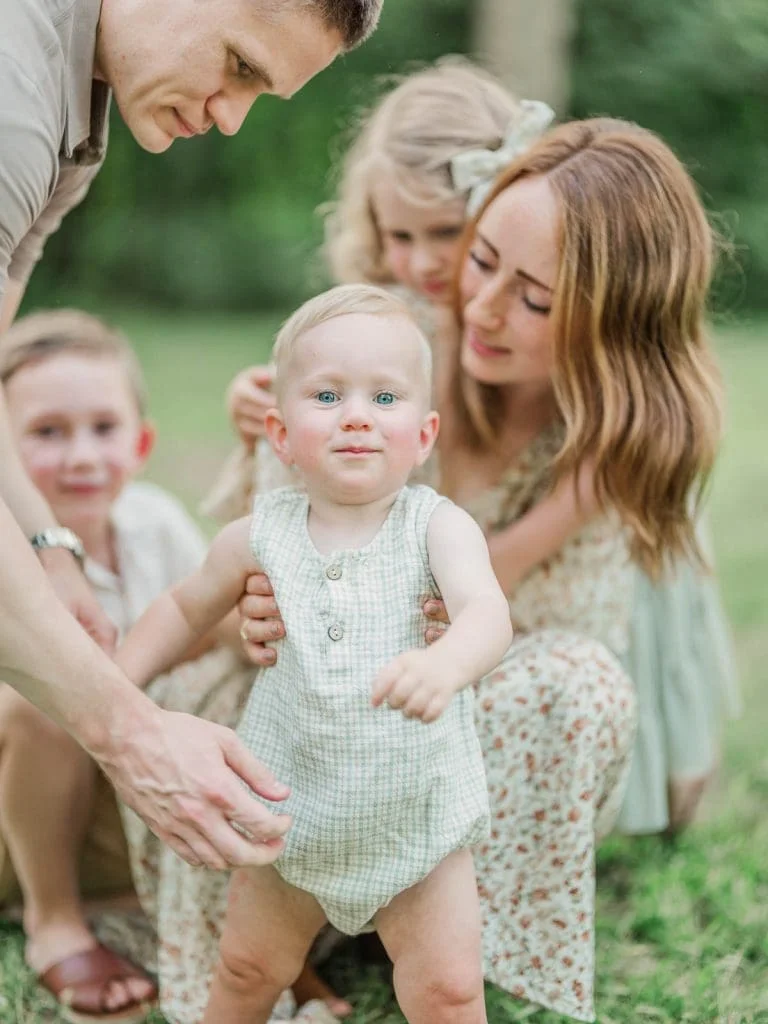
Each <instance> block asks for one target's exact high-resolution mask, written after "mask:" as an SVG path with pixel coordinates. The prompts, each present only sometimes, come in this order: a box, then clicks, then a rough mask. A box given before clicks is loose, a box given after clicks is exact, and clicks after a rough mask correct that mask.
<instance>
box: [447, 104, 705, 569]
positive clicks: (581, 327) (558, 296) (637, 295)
mask: <svg viewBox="0 0 768 1024" xmlns="http://www.w3.org/2000/svg"><path fill="white" fill-rule="evenodd" d="M534 175H543V176H545V177H546V180H547V182H548V184H549V186H550V188H551V189H552V191H553V192H554V194H555V196H556V197H557V199H558V201H559V206H560V211H561V224H560V260H559V271H558V275H557V281H556V286H555V293H554V300H553V308H552V315H553V317H554V329H555V348H554V362H555V370H554V375H553V385H554V391H555V397H556V400H557V403H558V407H559V410H560V415H561V416H562V420H563V423H564V428H565V437H564V441H563V445H562V448H561V449H560V452H559V454H558V456H557V459H556V460H555V464H554V467H553V468H554V476H555V478H556V479H559V478H562V476H563V475H564V474H566V473H574V474H576V475H577V476H578V472H579V470H580V469H581V467H583V466H585V465H586V464H587V463H588V464H589V465H590V467H591V469H592V472H593V474H594V485H595V494H596V497H597V500H598V503H599V505H600V506H601V507H602V508H603V509H606V508H609V507H613V508H615V509H616V510H617V511H618V513H619V514H620V516H621V518H622V520H623V522H624V523H625V524H626V525H627V526H628V527H629V528H630V530H631V542H630V543H631V551H632V555H633V557H634V559H635V561H636V562H638V563H639V564H640V565H641V566H642V567H643V568H644V569H645V570H646V571H648V572H649V573H650V574H651V575H652V576H654V577H657V576H658V575H659V574H660V572H661V571H662V569H663V566H664V563H665V561H666V559H667V558H668V557H670V556H675V555H684V556H687V557H691V558H693V559H694V560H695V561H697V562H698V563H699V564H703V561H704V560H703V555H702V553H701V551H700V549H699V547H698V545H697V542H696V536H695V531H694V520H695V515H696V511H697V508H698V505H699V503H700V501H701V498H702V494H703V491H704V488H705V484H706V481H707V478H708V475H709V473H710V470H711V469H712V466H713V463H714V460H715V457H716V454H717V450H718V445H719V441H720V436H721V429H722V401H723V398H722V384H721V378H720V373H719V370H718V367H717V364H716V361H715V358H714V355H713V352H712V349H711V346H710V343H709V339H708V336H707V332H706V329H705V326H704V314H705V308H706V301H707V294H708V290H709V286H710V283H711V277H712V272H713V265H714V256H715V251H716V248H717V245H718V240H717V238H716V235H715V233H714V231H713V230H712V228H711V227H710V225H709V223H708V220H707V216H706V214H705V212H704V209H703V207H702V204H701V202H700V200H699V197H698V195H697V192H696V189H695V186H694V184H693V182H692V180H691V178H690V176H689V175H688V173H687V172H686V170H685V168H684V167H683V165H682V164H681V163H680V161H679V160H678V159H677V157H676V156H675V155H674V154H673V153H672V151H671V150H670V149H669V147H668V146H667V145H666V144H665V143H664V142H662V141H661V139H659V138H658V137H657V136H656V135H654V134H653V133H652V132H650V131H646V130H645V129H643V128H640V127H639V126H637V125H634V124H630V123H628V122H623V121H617V120H614V119H608V118H593V119H590V120H585V121H574V122H571V123H570V124H564V125H561V126H559V127H557V128H554V129H552V130H551V131H550V132H548V133H547V134H546V135H545V136H544V137H543V138H542V139H541V140H540V141H539V142H537V143H536V144H535V145H534V146H533V147H532V148H531V149H530V150H529V151H528V152H527V153H525V154H524V155H523V156H521V157H520V158H519V159H517V160H515V161H514V163H512V164H511V165H510V166H509V168H508V169H507V170H506V171H505V172H504V173H503V174H502V175H501V177H500V178H499V179H498V180H497V182H496V184H495V186H494V188H493V190H492V191H491V193H490V195H489V196H488V198H487V199H486V202H485V203H484V204H483V206H482V208H481V209H480V210H479V211H478V214H477V216H476V217H475V218H473V219H472V221H471V222H470V223H469V224H468V226H467V230H466V234H465V238H464V246H465V248H464V255H465V258H466V253H467V251H468V249H469V247H470V245H471V242H472V237H473V234H474V229H475V226H476V225H477V222H478V221H479V220H480V219H481V218H482V216H483V213H484V211H485V210H486V209H487V208H488V206H489V205H490V204H491V203H492V202H493V201H494V199H495V198H496V197H497V196H498V195H499V194H500V193H502V192H504V191H505V190H506V189H507V188H509V187H510V186H511V185H513V184H514V183H515V182H516V181H520V180H521V179H523V178H530V177H533V176H534ZM462 262H463V261H462ZM457 312H458V315H459V319H461V310H460V302H459V300H458V298H457ZM455 358H456V363H455V366H454V371H453V388H452V391H453V399H454V401H455V403H456V409H457V411H458V417H457V420H458V424H459V429H460V430H461V432H462V434H463V436H464V440H465V443H467V444H468V445H470V446H471V447H475V448H478V449H479V448H484V447H489V446H497V445H498V443H499V441H498V439H499V436H500V430H501V427H502V422H503V415H504V410H503V400H502V392H501V390H500V389H499V388H497V387H493V386H490V385H485V384H481V383H479V382H477V381H474V380H471V379H470V378H468V377H467V375H466V374H464V373H463V371H462V370H461V367H460V354H457V355H456V357H455Z"/></svg>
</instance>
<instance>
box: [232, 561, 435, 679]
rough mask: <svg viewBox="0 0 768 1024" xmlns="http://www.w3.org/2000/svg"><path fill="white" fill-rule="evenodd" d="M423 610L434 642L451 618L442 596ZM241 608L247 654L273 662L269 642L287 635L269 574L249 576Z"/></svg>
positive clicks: (429, 638) (262, 661)
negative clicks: (441, 598)
mask: <svg viewBox="0 0 768 1024" xmlns="http://www.w3.org/2000/svg"><path fill="white" fill-rule="evenodd" d="M423 610H424V614H425V615H426V616H427V618H428V619H429V620H430V624H429V626H428V627H427V630H426V632H425V634H424V637H425V639H426V641H427V643H428V644H432V643H434V642H435V640H439V639H440V637H441V636H442V635H443V633H444V632H445V628H446V626H447V625H448V623H449V622H450V619H449V618H448V613H447V612H446V610H445V605H444V604H443V602H442V601H441V600H439V599H436V598H430V599H429V600H428V601H425V603H424V609H423ZM238 611H239V612H240V618H241V620H242V621H241V625H240V636H241V637H242V639H243V648H244V649H245V653H246V655H247V656H248V658H249V659H250V661H252V662H253V664H254V665H261V666H267V665H274V664H275V662H276V661H277V652H276V651H275V650H274V648H272V647H268V646H267V644H268V643H270V642H273V641H275V640H280V639H281V638H282V637H283V636H285V626H284V624H283V620H282V618H281V617H280V609H279V608H278V607H277V605H276V604H275V595H274V592H273V590H272V586H271V584H270V582H269V579H268V577H267V575H266V573H263V572H256V573H253V574H252V575H251V576H249V577H248V581H247V583H246V587H245V594H244V596H243V597H242V598H241V599H240V603H239V605H238Z"/></svg>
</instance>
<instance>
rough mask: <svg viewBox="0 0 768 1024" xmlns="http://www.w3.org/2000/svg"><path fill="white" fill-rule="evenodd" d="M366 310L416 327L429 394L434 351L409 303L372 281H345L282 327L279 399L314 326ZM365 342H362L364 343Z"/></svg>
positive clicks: (277, 348)
mask: <svg viewBox="0 0 768 1024" xmlns="http://www.w3.org/2000/svg"><path fill="white" fill-rule="evenodd" d="M352 313H365V314H367V315H368V316H386V317H401V318H402V319H404V320H407V321H408V322H409V323H410V324H411V325H412V327H413V330H414V332H415V336H416V339H417V344H418V346H419V359H420V365H421V369H422V372H423V375H424V384H425V387H426V393H427V394H429V391H430V383H431V378H432V350H431V349H430V347H429V342H428V341H427V339H426V337H425V336H424V333H423V332H422V330H421V329H420V328H419V326H418V324H417V323H416V321H415V320H414V317H413V314H412V313H411V311H410V309H409V308H408V306H406V304H405V303H404V302H403V301H402V300H401V299H399V298H398V297H397V296H395V295H393V294H392V293H391V292H388V291H385V290H384V289H383V288H376V287H375V286H374V285H369V284H342V285H337V286H336V287H335V288H329V289H328V291H325V292H321V294H320V295H316V296H315V297H314V298H312V299H309V300H308V301H307V302H305V303H304V304H303V305H302V306H299V308H298V309H297V310H296V312H295V313H292V314H291V316H289V317H288V319H287V320H286V321H285V323H284V324H283V326H282V327H281V328H280V330H279V332H278V334H277V337H276V339H275V344H274V348H273V349H272V360H273V362H274V364H275V393H276V394H277V397H278V399H279V398H280V394H281V391H282V387H283V385H284V383H285V379H286V377H287V376H288V375H289V373H290V363H291V360H292V358H293V355H294V353H295V351H296V348H297V345H298V343H299V341H300V340H301V338H302V337H303V336H304V335H305V334H306V333H307V332H308V331H311V330H312V328H313V327H319V326H320V324H324V323H327V321H329V320H334V319H335V318H336V317H339V316H347V315H349V314H352ZM362 343H363V342H361V344H362Z"/></svg>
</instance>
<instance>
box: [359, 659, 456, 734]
mask: <svg viewBox="0 0 768 1024" xmlns="http://www.w3.org/2000/svg"><path fill="white" fill-rule="evenodd" d="M448 675H449V674H448V673H447V672H446V671H445V670H444V669H443V668H441V666H440V663H439V662H438V661H437V659H436V658H435V656H434V653H431V652H429V651H406V653H405V654H400V655H398V657H397V658H395V659H394V660H392V661H390V662H389V664H388V665H385V666H384V668H383V669H382V670H381V672H379V674H378V676H377V677H376V679H375V680H374V683H373V697H372V703H373V706H374V707H380V706H381V705H382V704H384V703H387V704H389V706H390V707H391V708H400V709H401V710H402V712H403V714H404V715H405V717H406V718H420V719H421V720H422V722H434V721H435V719H436V718H439V717H440V715H442V713H443V712H444V711H445V709H446V708H447V707H448V705H449V703H450V702H451V699H452V697H453V695H454V694H455V692H456V687H455V686H454V685H452V683H451V681H450V680H449V678H448Z"/></svg>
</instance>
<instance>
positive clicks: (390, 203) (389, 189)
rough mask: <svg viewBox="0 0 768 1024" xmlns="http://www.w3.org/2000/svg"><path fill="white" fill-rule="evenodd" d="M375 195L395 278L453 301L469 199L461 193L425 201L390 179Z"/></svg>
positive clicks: (438, 299) (386, 253) (430, 295)
mask: <svg viewBox="0 0 768 1024" xmlns="http://www.w3.org/2000/svg"><path fill="white" fill-rule="evenodd" d="M371 200H372V204H373V213H374V216H375V218H376V223H377V225H378V228H379V233H380V235H381V243H382V246H383V250H384V260H385V262H386V264H387V266H388V268H389V271H390V273H391V274H392V276H393V277H394V278H395V280H396V281H397V282H398V283H400V284H403V285H405V286H406V287H407V288H411V289H412V290H413V291H415V292H418V293H419V294H420V295H424V296H425V297H426V298H427V299H428V300H429V301H430V302H435V303H439V304H448V303H450V301H451V283H452V281H453V278H454V275H455V273H456V269H457V266H458V261H459V255H460V253H459V240H460V238H461V233H462V231H463V230H464V220H465V211H466V203H465V201H464V200H463V199H460V198H457V199H449V200H448V201H447V202H444V203H440V204H439V205H426V206H425V205H423V204H419V203H414V202H411V201H409V200H408V199H406V198H404V197H403V196H402V194H401V193H400V191H399V190H398V189H397V187H396V186H395V185H394V184H393V183H392V182H391V181H386V180H382V181H379V182H377V184H376V186H375V187H374V189H373V192H372V195H371Z"/></svg>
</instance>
